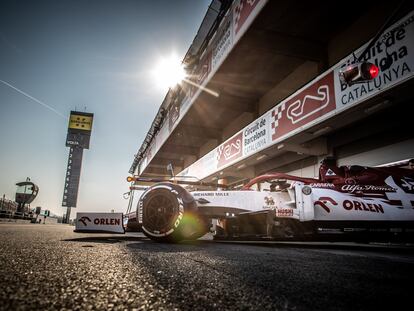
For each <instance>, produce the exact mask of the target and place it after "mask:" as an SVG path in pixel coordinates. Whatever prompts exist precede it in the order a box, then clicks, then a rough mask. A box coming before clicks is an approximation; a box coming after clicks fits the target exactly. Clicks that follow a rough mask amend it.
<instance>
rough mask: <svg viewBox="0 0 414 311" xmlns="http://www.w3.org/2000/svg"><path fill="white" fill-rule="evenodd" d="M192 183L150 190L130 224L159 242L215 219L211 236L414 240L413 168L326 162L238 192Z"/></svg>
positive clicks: (202, 228) (198, 230)
mask: <svg viewBox="0 0 414 311" xmlns="http://www.w3.org/2000/svg"><path fill="white" fill-rule="evenodd" d="M129 180H130V181H131V180H134V181H135V182H136V183H138V182H139V181H146V182H148V181H149V180H148V179H145V178H140V177H130V179H129ZM183 184H184V185H183ZM188 185H191V186H194V185H199V186H200V185H203V184H202V183H195V182H193V183H191V182H185V181H179V182H177V181H176V182H165V181H164V182H158V183H155V184H154V185H152V186H150V187H149V188H147V190H146V191H145V192H144V193H143V194H142V195H141V197H140V199H139V202H138V206H137V211H136V215H135V217H132V218H135V219H130V221H129V222H128V224H130V225H131V226H135V228H136V227H137V224H139V226H140V227H141V228H142V230H143V232H144V234H145V235H146V236H147V237H149V238H151V239H153V240H156V241H162V242H178V241H181V240H194V239H197V238H199V237H201V236H203V235H204V234H206V233H207V232H209V231H210V230H211V227H212V220H213V219H214V220H215V224H216V225H215V230H214V239H231V240H233V239H243V240H245V239H252V240H257V239H274V240H332V239H335V240H353V241H356V240H363V241H374V240H375V241H391V240H397V239H398V240H399V241H400V240H404V241H406V240H410V241H411V240H413V237H414V171H413V170H409V169H403V168H394V167H375V168H374V167H362V166H356V165H354V166H341V167H337V166H336V165H334V164H332V162H331V161H322V163H321V166H320V169H319V178H318V179H313V178H302V177H296V176H292V175H288V174H283V173H270V174H266V175H261V176H258V177H256V178H254V179H253V180H251V181H250V182H248V183H247V184H246V185H244V186H243V188H241V189H240V190H231V189H226V190H220V191H216V190H213V191H197V190H196V191H192V190H187V189H186V188H188ZM215 186H216V187H217V185H215ZM264 187H269V189H264ZM252 188H254V189H256V190H252ZM134 220H135V221H134Z"/></svg>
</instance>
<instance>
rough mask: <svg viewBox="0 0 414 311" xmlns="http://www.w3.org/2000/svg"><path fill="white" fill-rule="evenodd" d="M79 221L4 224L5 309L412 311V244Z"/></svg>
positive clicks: (0, 296)
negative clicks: (178, 237)
mask: <svg viewBox="0 0 414 311" xmlns="http://www.w3.org/2000/svg"><path fill="white" fill-rule="evenodd" d="M72 230H73V227H70V226H67V225H42V224H27V225H26V224H4V223H0V250H1V252H0V310H65V309H72V310H97V309H98V310H403V309H406V310H409V309H411V307H409V306H410V305H412V301H413V282H414V253H413V250H412V248H406V247H405V248H389V247H361V246H349V245H335V244H320V245H319V244H272V243H270V244H257V245H254V244H241V243H235V244H228V243H217V242H213V241H206V240H204V241H199V242H197V243H186V244H178V245H171V244H160V243H155V242H152V241H150V240H148V239H146V238H144V237H143V236H142V235H141V234H138V233H130V234H126V235H113V234H81V233H74V232H73V231H72ZM404 306H405V307H404Z"/></svg>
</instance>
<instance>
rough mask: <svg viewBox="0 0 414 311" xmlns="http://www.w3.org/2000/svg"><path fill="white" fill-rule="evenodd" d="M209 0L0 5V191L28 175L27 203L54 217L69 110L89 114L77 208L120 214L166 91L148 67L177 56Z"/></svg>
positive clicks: (10, 190)
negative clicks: (32, 188)
mask: <svg viewBox="0 0 414 311" xmlns="http://www.w3.org/2000/svg"><path fill="white" fill-rule="evenodd" d="M210 2H211V0H197V1H194V0H187V1H184V0H174V1H167V0H165V1H160V0H147V1H143V0H142V1H138V0H135V1H133V0H120V1H116V0H113V1H107V0H90V1H81V0H73V1H67V0H59V1H55V0H49V1H41V0H39V1H23V0H15V1H4V0H3V1H1V4H0V195H1V196H3V194H5V196H6V198H9V199H14V195H15V191H16V189H17V187H16V185H15V184H16V183H17V182H20V181H24V180H26V177H30V179H31V181H33V182H34V183H35V184H37V185H38V186H39V188H40V190H39V194H38V196H37V198H36V199H35V201H34V202H33V203H32V204H31V206H32V207H35V206H41V207H42V209H48V210H50V211H51V212H52V213H54V214H57V215H62V214H63V213H65V212H66V208H63V207H62V206H61V203H62V196H63V186H64V178H65V173H66V165H67V158H68V154H69V149H68V148H67V147H66V146H65V139H66V133H67V126H68V118H69V113H70V111H71V110H78V111H86V112H92V113H94V123H93V129H92V136H91V143H90V149H89V150H85V151H84V156H83V164H82V172H81V180H80V187H79V196H78V202H77V207H76V208H75V209H72V214H71V217H72V218H73V217H74V216H75V213H76V212H86V211H88V212H110V211H111V210H114V211H116V212H125V210H126V208H127V204H128V201H127V200H125V199H124V198H123V193H125V192H127V191H128V186H129V185H128V183H127V182H126V177H127V176H128V170H129V168H130V166H131V164H132V160H133V157H134V154H135V153H136V152H137V150H138V149H139V147H140V146H141V143H142V141H143V139H144V137H145V135H146V133H147V131H148V129H149V128H150V125H151V123H152V121H153V119H154V117H155V114H156V112H157V110H158V108H159V106H160V105H161V102H162V100H163V99H164V97H165V95H166V93H167V89H161V88H160V87H159V86H157V85H156V83H154V81H153V77H152V76H151V74H150V72H151V71H152V69H153V67H154V64H155V63H157V62H158V61H159V59H160V58H162V57H166V56H168V55H170V54H171V53H172V52H175V53H176V54H177V55H178V56H179V57H180V58H181V59H182V58H183V57H184V55H185V53H186V52H187V50H188V48H189V47H190V45H191V42H192V41H193V39H194V37H195V35H196V33H197V30H198V28H199V26H200V24H201V22H202V19H203V17H204V14H205V13H206V11H207V8H208V5H209V4H210Z"/></svg>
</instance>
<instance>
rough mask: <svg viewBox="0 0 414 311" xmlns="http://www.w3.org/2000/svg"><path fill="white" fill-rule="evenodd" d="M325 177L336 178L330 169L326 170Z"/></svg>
mask: <svg viewBox="0 0 414 311" xmlns="http://www.w3.org/2000/svg"><path fill="white" fill-rule="evenodd" d="M325 176H336V174H335V172H334V171H333V170H331V169H328V170H327V172H326V174H325Z"/></svg>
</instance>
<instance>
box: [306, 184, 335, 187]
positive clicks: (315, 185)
mask: <svg viewBox="0 0 414 311" xmlns="http://www.w3.org/2000/svg"><path fill="white" fill-rule="evenodd" d="M309 186H311V187H312V188H335V185H334V184H333V183H312V184H310V185H309Z"/></svg>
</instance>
